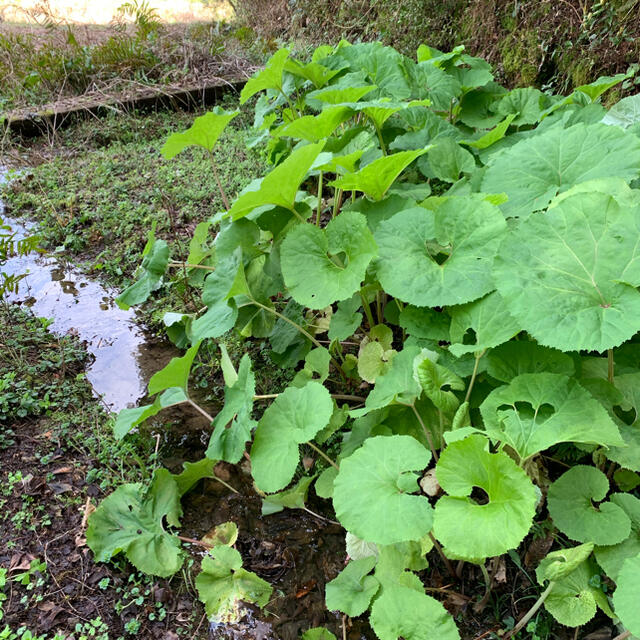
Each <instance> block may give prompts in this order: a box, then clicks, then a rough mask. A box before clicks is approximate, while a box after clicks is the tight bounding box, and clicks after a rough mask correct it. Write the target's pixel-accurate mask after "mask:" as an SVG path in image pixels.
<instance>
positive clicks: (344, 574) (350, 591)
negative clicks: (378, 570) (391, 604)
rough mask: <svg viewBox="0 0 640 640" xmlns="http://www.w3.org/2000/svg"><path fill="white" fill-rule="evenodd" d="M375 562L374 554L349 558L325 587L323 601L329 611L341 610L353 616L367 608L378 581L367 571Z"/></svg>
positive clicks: (378, 585) (378, 584)
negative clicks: (358, 558)
mask: <svg viewBox="0 0 640 640" xmlns="http://www.w3.org/2000/svg"><path fill="white" fill-rule="evenodd" d="M375 564H376V558H375V556H369V557H366V558H362V559H360V560H351V562H349V564H348V565H347V566H346V567H345V568H344V569H343V570H342V571H341V572H340V573H339V574H338V577H337V578H334V579H333V580H331V582H328V583H327V584H326V587H325V601H326V604H327V609H329V611H342V613H346V614H347V615H348V616H351V617H352V618H355V617H356V616H359V615H361V614H363V613H364V612H365V611H366V610H367V609H368V608H369V604H370V602H371V599H372V598H373V596H375V595H376V593H377V592H378V589H379V588H380V583H379V582H378V581H377V580H376V579H375V578H374V577H373V576H370V575H368V573H369V572H370V571H371V570H372V569H373V567H374V566H375Z"/></svg>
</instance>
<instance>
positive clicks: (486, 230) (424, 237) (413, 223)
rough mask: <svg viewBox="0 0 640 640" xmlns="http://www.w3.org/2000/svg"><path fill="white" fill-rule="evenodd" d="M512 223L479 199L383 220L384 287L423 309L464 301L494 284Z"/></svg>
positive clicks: (380, 237) (379, 265) (379, 234)
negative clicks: (500, 248) (497, 258)
mask: <svg viewBox="0 0 640 640" xmlns="http://www.w3.org/2000/svg"><path fill="white" fill-rule="evenodd" d="M505 230H506V224H505V221H504V218H503V216H502V214H501V213H500V211H499V209H498V208H497V207H494V206H493V205H491V204H489V203H488V202H486V201H484V200H480V199H478V198H477V197H472V196H468V197H459V198H450V199H448V200H446V201H445V202H444V203H443V204H442V205H441V206H440V207H438V208H437V209H436V210H435V211H430V210H426V209H423V208H422V207H415V208H413V209H407V210H406V211H401V212H400V213H398V214H396V215H395V216H393V217H392V218H390V219H389V220H385V221H384V222H382V223H381V224H380V226H379V227H378V230H377V231H376V233H375V239H376V242H377V243H378V256H379V257H378V260H377V262H376V269H377V275H378V278H379V280H380V283H381V284H382V286H383V288H384V290H385V291H386V292H387V293H389V294H391V295H393V296H395V297H397V298H399V299H400V300H403V301H405V302H409V303H410V304H414V305H417V306H420V307H437V306H445V305H451V304H461V303H464V302H469V301H471V300H475V299H476V298H479V297H480V296H482V295H484V294H486V293H489V291H491V290H492V289H493V288H494V284H493V277H492V275H491V269H492V265H493V259H494V257H495V255H496V252H497V250H498V246H499V244H500V241H501V238H502V236H503V234H504V232H505Z"/></svg>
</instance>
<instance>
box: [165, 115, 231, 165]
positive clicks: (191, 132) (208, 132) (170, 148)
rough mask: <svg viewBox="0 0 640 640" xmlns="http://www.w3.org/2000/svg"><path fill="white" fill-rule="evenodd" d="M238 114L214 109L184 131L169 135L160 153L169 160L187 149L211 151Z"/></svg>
mask: <svg viewBox="0 0 640 640" xmlns="http://www.w3.org/2000/svg"><path fill="white" fill-rule="evenodd" d="M239 114H240V111H224V109H221V108H220V107H216V108H215V109H214V110H213V111H209V113H205V114H204V115H203V116H199V117H198V118H196V119H195V120H194V121H193V124H192V125H191V126H190V127H189V128H188V129H187V130H186V131H183V132H180V133H174V134H172V135H170V136H169V138H168V139H167V141H166V142H165V143H164V145H163V147H162V149H161V150H160V153H162V155H163V156H164V157H165V158H166V159H167V160H171V158H173V157H174V156H177V155H178V154H179V153H180V152H181V151H184V150H185V149H186V148H187V147H192V146H198V147H202V148H203V149H206V150H207V151H212V150H213V147H214V146H215V144H216V142H217V141H218V138H219V137H220V135H221V134H222V132H223V131H224V129H225V127H226V126H227V125H228V124H229V122H231V120H233V119H234V118H235V117H236V116H237V115H239Z"/></svg>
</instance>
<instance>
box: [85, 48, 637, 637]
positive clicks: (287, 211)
mask: <svg viewBox="0 0 640 640" xmlns="http://www.w3.org/2000/svg"><path fill="white" fill-rule="evenodd" d="M627 79H628V76H627V75H624V74H620V75H618V76H615V77H607V78H600V79H599V80H597V81H596V82H594V83H592V84H589V85H584V86H580V87H578V88H577V89H576V90H575V91H574V92H573V93H572V94H571V95H569V96H560V95H549V94H546V93H543V92H541V91H539V90H537V89H534V88H524V89H515V90H513V91H507V90H506V89H505V88H503V87H502V86H500V85H498V84H497V83H495V82H494V79H493V75H492V70H491V68H490V66H489V65H488V64H487V63H486V62H484V61H483V60H480V59H478V58H473V57H471V56H469V55H467V54H465V52H464V50H463V49H462V48H457V49H455V50H454V51H452V52H450V53H442V52H440V51H437V50H435V49H432V48H429V47H426V46H421V47H420V49H419V50H418V52H417V61H414V60H411V59H409V58H407V57H405V56H402V55H401V54H399V53H397V52H396V51H394V50H393V49H390V48H386V47H383V46H382V45H380V44H376V43H374V44H359V45H353V46H352V45H349V44H348V43H346V42H341V43H340V44H339V45H338V46H337V47H335V48H332V47H320V48H318V49H317V50H316V51H315V52H314V54H313V58H312V60H311V61H310V62H307V63H304V62H300V61H298V60H294V59H292V58H291V57H290V54H289V52H288V51H287V50H285V49H283V50H280V51H278V52H277V53H276V54H275V55H274V56H273V57H272V58H271V60H270V61H269V63H268V65H267V67H266V68H265V69H264V70H263V71H261V72H260V73H258V74H257V75H256V76H254V77H253V78H252V79H250V80H249V82H248V83H247V85H246V87H245V88H244V90H243V92H242V95H241V103H244V102H246V101H247V100H249V99H251V98H252V97H253V96H255V95H256V94H260V97H259V98H258V100H257V103H256V109H255V111H256V118H255V128H256V136H255V141H254V143H255V144H258V143H264V144H266V145H267V149H268V155H269V157H270V159H271V161H272V163H273V164H274V168H273V170H272V171H271V172H270V173H269V174H268V175H266V176H265V177H264V178H263V179H261V180H255V181H253V182H252V183H251V184H250V185H249V186H248V187H247V188H246V189H244V190H243V191H242V192H241V193H240V194H239V196H238V197H237V198H236V199H235V200H230V201H228V207H227V208H226V210H225V211H221V212H219V213H218V214H216V215H214V216H212V217H211V219H210V220H209V221H207V222H204V223H201V224H200V225H199V226H198V227H197V229H196V231H195V233H194V237H193V241H192V243H191V255H190V256H189V258H188V260H187V262H186V263H184V264H183V265H181V266H182V269H181V271H183V272H184V273H182V274H181V276H180V277H181V278H184V275H185V274H186V275H187V277H188V278H189V281H190V283H191V286H192V287H193V289H194V290H197V291H199V293H200V296H201V300H202V305H201V306H202V308H201V309H200V310H199V311H198V312H195V313H167V316H166V324H167V326H168V329H169V333H170V336H171V338H172V340H173V341H174V342H175V343H176V344H178V345H179V346H181V347H183V348H187V347H188V349H187V351H186V354H185V355H184V356H183V357H181V358H176V359H174V360H173V361H172V362H171V363H170V364H169V365H168V366H167V367H166V368H165V369H163V370H162V371H160V372H158V373H157V374H155V375H154V377H153V378H152V379H151V381H150V384H149V394H150V396H155V400H154V402H153V403H152V404H148V405H144V406H141V407H138V408H135V409H127V410H125V411H123V412H121V414H120V415H119V416H118V420H117V422H116V426H115V428H116V433H117V435H118V436H119V437H125V436H126V434H127V433H128V432H129V431H131V429H133V428H134V427H136V426H137V425H139V424H140V423H142V422H143V421H144V420H145V419H147V418H149V417H151V416H153V415H155V414H157V413H158V412H159V411H160V410H162V409H163V408H166V407H169V406H175V405H178V404H183V403H188V404H191V405H193V406H197V405H196V403H195V402H194V400H193V399H192V398H191V396H190V392H189V384H188V383H189V373H190V368H191V365H192V363H193V360H194V357H195V356H196V354H197V351H198V349H199V348H200V345H201V343H202V342H203V341H205V340H212V339H222V338H223V337H224V336H225V335H226V334H227V333H228V332H230V331H235V332H237V333H238V334H239V335H241V336H243V337H245V338H252V337H253V338H260V339H262V340H266V341H268V342H269V344H270V347H271V350H272V359H273V360H274V362H275V363H277V364H278V365H279V366H281V367H285V368H290V369H296V370H297V372H296V373H295V376H293V380H292V382H291V384H290V385H289V387H288V388H287V389H286V390H285V391H284V392H283V393H281V394H278V395H277V396H276V397H275V398H274V399H273V402H272V403H271V404H270V406H268V408H267V409H266V410H265V411H264V412H263V413H260V411H259V410H258V408H257V407H255V406H254V402H255V401H257V400H259V401H260V402H263V401H264V400H265V397H264V396H261V397H256V396H255V379H254V374H253V372H252V368H251V361H250V357H249V355H248V354H246V355H244V356H243V357H242V359H241V361H240V362H239V363H238V364H237V365H234V363H233V362H232V361H231V359H230V358H229V356H228V354H227V350H226V348H225V345H224V342H220V348H221V354H222V355H221V363H222V369H223V373H224V378H225V383H226V389H225V404H224V408H223V409H222V410H221V411H220V413H218V414H217V415H216V416H209V419H210V420H211V423H212V434H211V440H210V443H209V447H208V450H207V458H205V459H204V460H202V461H201V462H200V463H196V464H193V465H188V466H187V467H186V468H185V470H184V472H183V473H182V474H180V475H178V476H172V475H171V474H169V473H168V472H167V471H166V470H158V471H156V473H155V475H154V479H153V482H152V484H151V486H150V487H145V486H142V485H140V484H136V485H126V486H123V487H121V488H119V489H118V490H117V491H116V492H114V493H113V494H112V495H111V496H110V497H109V498H107V499H106V500H105V501H104V502H103V504H102V505H101V506H100V507H99V508H98V510H97V511H96V512H95V514H94V515H93V516H92V517H91V518H90V521H89V530H88V533H87V541H88V543H89V545H90V546H91V547H92V549H93V550H94V552H95V553H96V554H97V556H98V558H99V559H101V560H105V561H106V560H108V559H109V558H111V557H112V556H113V555H115V554H117V553H120V552H123V553H125V554H126V556H127V557H128V558H129V560H130V561H131V562H133V563H134V564H135V565H136V566H137V567H138V568H140V569H142V570H144V571H147V572H149V573H152V574H154V575H159V576H166V575H171V574H173V573H174V572H176V571H177V570H178V569H179V568H180V567H181V565H182V562H183V557H184V551H183V549H182V547H181V542H180V540H179V538H178V537H177V536H176V535H175V534H173V533H171V531H170V530H168V529H167V525H168V526H170V527H178V526H179V523H180V515H181V507H180V497H181V496H182V495H183V494H184V493H185V492H186V491H188V490H189V489H190V488H191V487H192V486H193V485H194V484H195V482H197V481H198V479H200V478H202V477H210V476H212V474H213V464H214V461H218V460H225V461H227V462H231V463H237V462H239V461H240V460H241V459H242V458H243V456H244V457H249V458H250V460H251V470H252V474H253V478H254V480H255V484H256V486H257V488H258V489H259V490H260V491H262V492H264V493H265V494H270V495H268V496H266V498H265V513H273V512H274V511H276V510H278V509H282V508H300V507H304V505H305V499H306V495H307V491H308V490H309V487H310V484H311V482H312V481H313V482H315V484H314V487H315V492H316V494H317V495H318V496H320V497H322V498H325V499H327V500H331V501H332V505H333V509H334V510H335V514H336V517H337V519H338V520H339V521H340V523H341V524H342V525H343V526H344V528H345V530H346V532H347V533H346V536H347V550H348V554H349V557H350V559H351V560H350V562H349V564H348V565H347V566H346V567H345V569H344V571H343V572H342V573H341V574H340V575H339V576H338V577H337V578H336V579H335V580H333V581H332V582H330V583H329V584H328V585H327V587H326V601H327V606H328V608H330V609H331V610H339V611H342V612H343V613H345V614H346V615H348V616H359V615H362V614H364V613H365V612H367V611H369V616H370V617H369V619H370V622H371V625H372V627H373V629H374V631H375V633H376V634H377V636H378V637H379V638H380V639H381V640H396V639H397V638H399V637H402V638H404V639H405V640H419V639H425V640H426V639H428V638H429V639H430V638H435V637H437V638H444V639H449V638H452V639H453V638H458V637H459V632H458V630H457V628H456V624H455V622H454V620H453V618H452V617H451V616H449V615H448V614H447V612H446V610H445V609H444V607H443V606H442V604H441V603H440V602H438V601H437V600H436V599H435V598H433V597H432V596H431V595H427V593H426V592H425V588H424V584H423V582H422V580H421V579H420V575H425V574H424V573H422V574H421V572H424V571H425V570H427V567H428V561H427V559H426V555H427V554H428V553H429V552H431V550H432V549H433V550H434V553H438V554H439V555H440V560H437V559H436V558H437V556H433V561H435V562H442V563H443V564H444V566H446V567H448V568H449V569H450V570H451V571H452V575H453V576H455V571H454V570H453V568H452V564H451V562H450V561H452V560H455V561H464V562H470V563H474V564H477V565H479V566H480V568H481V569H482V571H483V573H484V574H485V575H486V576H487V578H488V579H487V587H488V588H490V584H491V580H490V577H489V576H488V575H487V570H486V568H485V562H486V561H487V559H489V558H495V557H498V556H501V555H502V554H507V553H508V552H510V551H511V552H512V550H514V549H517V548H518V547H519V546H520V545H521V544H522V543H523V541H524V540H525V538H526V537H527V536H528V535H529V534H530V532H531V531H532V528H533V529H538V530H540V529H541V528H542V529H544V528H551V529H552V530H553V531H554V538H555V544H554V548H553V550H552V551H551V552H550V553H549V554H548V555H547V556H546V557H545V558H544V559H543V560H542V561H541V562H540V564H539V565H538V567H537V570H536V577H537V580H538V581H539V583H540V585H541V586H542V587H543V588H544V591H543V592H542V595H541V597H540V599H539V601H538V602H537V603H536V604H535V605H534V606H533V607H532V608H531V610H530V612H529V613H528V614H526V615H525V616H524V617H523V618H522V619H521V621H520V622H519V623H518V624H517V625H516V627H515V629H513V630H512V632H511V633H512V634H515V633H516V632H517V631H518V630H519V629H520V628H522V627H523V626H524V625H525V624H526V622H527V621H528V620H529V619H530V618H531V616H532V615H533V614H534V613H535V611H536V610H537V609H538V608H539V606H540V605H541V604H542V603H544V606H545V608H546V609H547V611H548V612H549V613H550V614H551V615H553V616H554V617H555V619H556V620H557V621H558V622H559V623H560V624H562V625H567V626H571V627H577V626H581V625H583V624H586V623H587V622H588V621H590V620H591V619H592V618H593V617H594V616H595V615H596V612H597V610H598V609H599V610H600V611H601V612H602V614H604V615H607V616H610V617H612V618H616V619H619V623H620V625H622V628H623V629H627V630H628V631H629V632H631V633H633V634H635V635H639V634H640V618H639V617H638V610H637V607H636V606H634V602H637V600H638V595H639V594H640V582H639V578H638V571H637V568H638V565H639V563H640V555H639V554H640V537H639V533H638V532H639V531H640V500H639V498H638V497H637V495H636V494H635V493H634V490H635V488H636V487H637V486H638V485H639V484H640V477H639V476H638V475H637V473H636V472H639V471H640V422H638V419H639V415H638V413H639V411H640V400H639V398H638V393H637V389H638V388H640V368H639V367H638V356H639V353H640V351H639V350H640V342H639V340H638V331H640V293H639V292H638V287H639V286H640V268H639V267H638V265H639V264H640V261H639V256H640V254H639V249H638V237H639V236H638V234H639V232H640V191H638V189H636V187H637V186H638V185H639V184H640V183H639V182H638V180H639V178H640V96H634V97H630V98H625V99H624V100H622V101H620V102H619V103H618V104H616V105H615V106H613V107H612V108H611V109H610V110H609V111H606V110H605V108H604V107H603V106H602V105H601V104H600V98H601V96H602V94H603V93H604V92H606V91H607V90H608V89H610V88H612V87H614V86H616V85H618V84H620V83H622V82H625V81H626V80H627ZM234 116H235V112H224V111H221V110H215V111H213V112H211V113H209V114H207V115H206V116H203V117H201V118H198V119H197V120H196V122H195V123H194V125H193V127H191V129H189V130H188V131H186V132H184V133H180V134H175V135H173V136H172V137H171V138H170V139H169V140H168V141H167V143H166V145H165V147H164V149H163V153H164V154H165V156H166V157H172V156H174V155H176V154H178V153H180V152H181V151H182V150H183V149H184V148H187V147H188V146H193V145H196V146H199V147H202V148H203V149H205V150H206V151H207V152H210V151H211V149H212V148H213V146H214V145H215V143H216V141H217V139H218V137H219V135H220V133H221V132H222V130H223V129H224V127H225V126H226V125H227V123H228V122H229V121H230V120H231V119H232V118H233V117H234ZM220 188H221V191H223V187H222V185H220ZM224 200H226V195H225V194H224V191H223V201H224ZM214 228H215V229H216V231H217V233H215V235H214V233H213V230H214ZM169 260H170V247H169V246H168V244H167V243H166V242H165V241H163V240H158V239H155V237H154V234H153V232H150V234H149V241H148V243H147V246H146V249H145V255H144V260H143V263H142V265H141V268H140V277H139V279H138V281H137V282H136V283H135V284H134V285H133V286H132V287H130V288H129V289H127V290H126V291H125V292H124V293H123V294H122V296H121V297H120V304H122V305H123V306H127V305H134V304H140V303H142V302H143V301H144V300H146V299H147V298H148V297H149V296H150V295H151V294H152V292H153V291H154V290H155V289H157V288H159V287H160V286H163V282H164V278H165V273H166V271H167V268H168V265H170V264H171V265H175V263H170V262H169ZM260 406H262V405H260ZM199 410H200V411H201V412H203V413H204V414H205V415H206V411H205V410H204V409H202V408H199ZM247 443H251V446H250V449H249V450H248V453H247V449H246V447H247ZM301 445H308V446H309V447H311V448H312V449H313V450H314V451H316V452H317V455H318V456H319V458H318V461H317V466H316V468H317V469H318V471H319V472H320V473H318V474H317V475H316V476H314V477H313V478H309V477H308V476H303V478H302V479H301V480H300V481H299V482H298V484H296V485H294V486H293V487H292V486H290V485H291V483H292V481H294V478H295V477H299V476H297V475H296V474H297V470H298V469H299V465H300V447H301ZM327 451H335V452H337V455H336V456H334V457H335V459H332V458H331V456H329V455H327ZM325 462H326V467H325V468H324V469H323V468H322V466H321V465H323V464H325ZM425 472H426V473H425ZM434 473H435V481H434ZM227 543H228V544H229V545H230V544H232V543H231V542H229V541H227ZM512 553H513V552H512ZM454 579H455V577H454ZM196 584H197V587H198V589H199V592H200V596H201V598H202V599H203V601H204V602H205V603H206V606H207V612H208V613H209V615H211V616H213V617H216V618H217V619H218V620H229V619H232V618H233V616H234V615H237V606H238V605H237V603H238V601H239V600H244V601H252V602H256V603H258V604H260V605H264V604H265V603H266V602H267V600H268V597H269V593H270V587H269V585H268V584H265V583H264V582H263V581H262V580H260V579H259V578H258V577H257V576H254V575H253V574H250V573H248V572H246V571H244V570H243V569H242V568H241V561H240V557H239V555H238V554H237V553H234V552H233V550H232V549H229V548H227V546H225V544H219V545H216V546H214V548H213V549H212V551H211V553H210V555H207V556H206V557H205V560H204V561H203V563H202V574H201V576H200V577H199V578H198V580H197V582H196ZM611 593H613V595H612V597H610V595H611ZM314 633H315V635H313V634H311V635H308V637H330V636H329V635H323V633H324V632H322V631H319V630H318V631H315V632H314Z"/></svg>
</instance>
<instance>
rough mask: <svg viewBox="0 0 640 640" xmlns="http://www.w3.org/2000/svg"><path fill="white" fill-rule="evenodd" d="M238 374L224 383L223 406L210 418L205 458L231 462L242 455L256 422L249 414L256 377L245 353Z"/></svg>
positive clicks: (251, 409) (251, 408)
mask: <svg viewBox="0 0 640 640" xmlns="http://www.w3.org/2000/svg"><path fill="white" fill-rule="evenodd" d="M237 375H238V377H237V380H236V381H235V382H234V384H233V385H232V386H229V385H225V388H224V407H223V408H222V411H220V412H219V413H218V414H217V415H216V417H215V418H214V420H213V433H212V434H211V439H210V440H209V446H208V448H207V452H206V455H207V457H208V458H213V459H215V460H226V461H227V462H231V463H234V464H235V463H236V462H238V461H239V460H240V458H242V454H243V453H244V449H245V445H246V443H247V441H248V440H249V439H250V437H251V430H252V429H253V427H254V426H255V425H256V422H255V420H253V419H252V418H251V412H252V411H253V396H254V395H255V393H256V379H255V375H254V373H253V371H251V358H250V357H249V355H248V354H246V353H245V354H244V355H243V356H242V360H240V366H239V367H238V374H237Z"/></svg>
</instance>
